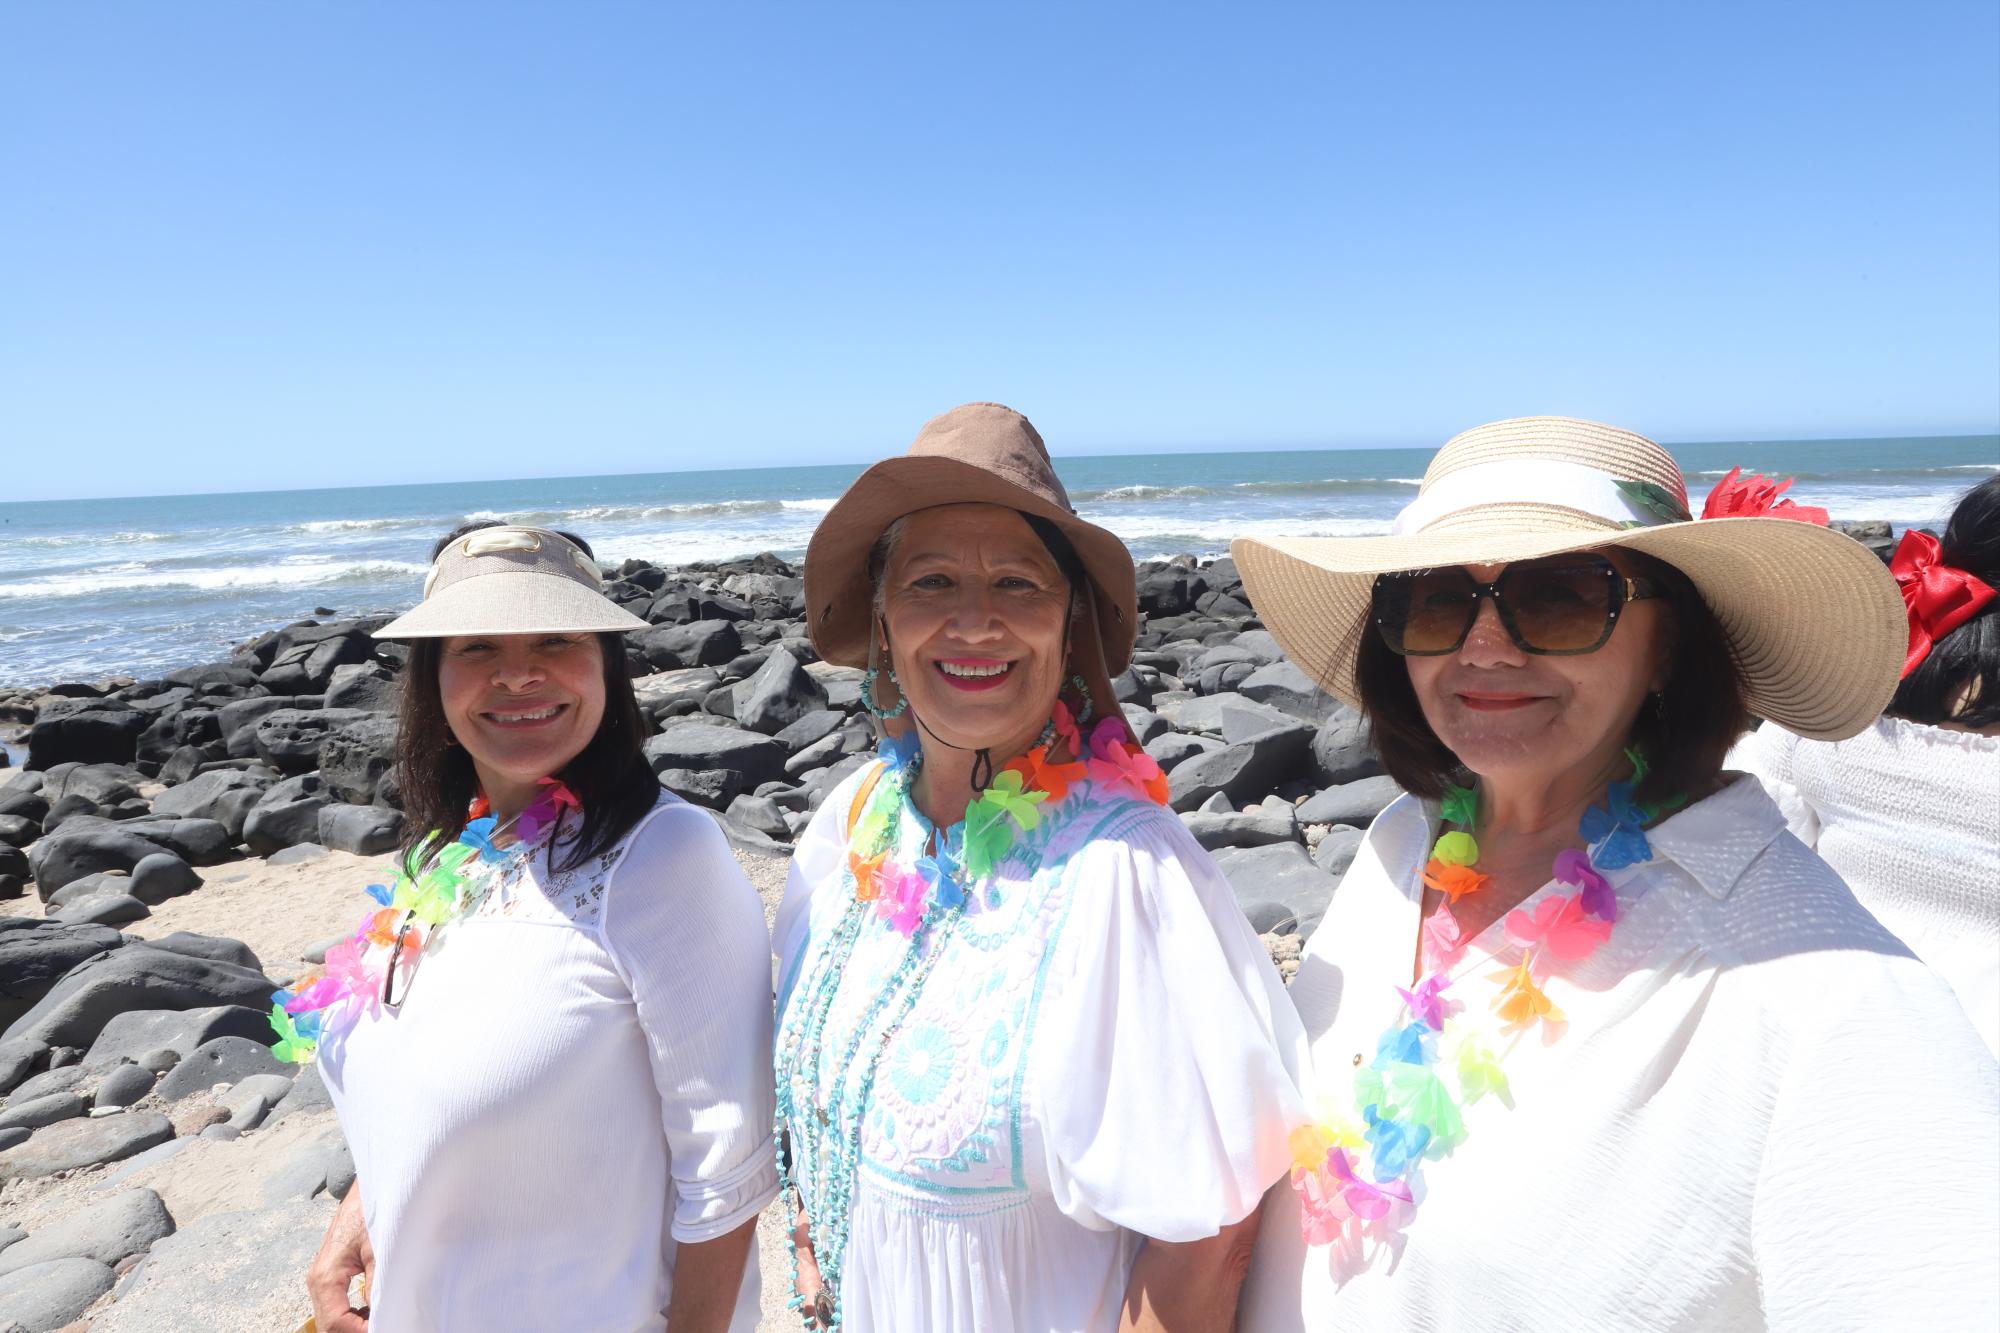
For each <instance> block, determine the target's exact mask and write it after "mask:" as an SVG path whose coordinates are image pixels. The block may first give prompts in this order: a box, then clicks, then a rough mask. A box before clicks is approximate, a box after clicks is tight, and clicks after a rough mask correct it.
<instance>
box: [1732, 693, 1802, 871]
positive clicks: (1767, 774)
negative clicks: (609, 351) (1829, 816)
mask: <svg viewBox="0 0 2000 1333" xmlns="http://www.w3.org/2000/svg"><path fill="white" fill-rule="evenodd" d="M1798 748H1799V738H1798V737H1797V736H1794V735H1793V734H1792V733H1791V732H1789V731H1786V730H1785V729H1784V728H1783V727H1781V726H1779V725H1778V724H1777V723H1775V722H1766V723H1764V724H1763V725H1762V726H1760V727H1758V728H1757V729H1756V730H1755V731H1753V732H1751V733H1749V734H1748V735H1746V736H1744V737H1743V738H1742V739H1741V740H1739V741H1737V742H1736V745H1735V748H1733V749H1731V750H1730V752H1729V755H1728V757H1727V758H1725V759H1724V760H1723V761H1722V766H1723V767H1724V768H1733V769H1737V770H1738V771H1740V772H1744V773H1748V774H1750V775H1751V776H1753V777H1755V778H1756V779H1757V781H1759V782H1761V783H1763V784H1764V790H1765V791H1767V792H1769V793H1770V794H1771V799H1772V800H1773V801H1775V802H1777V805H1778V810H1779V812H1780V813H1782V814H1783V815H1784V816H1785V824H1786V826H1787V827H1788V828H1790V829H1791V831H1792V836H1793V837H1795V838H1797V839H1798V840H1799V841H1800V842H1802V843H1804V844H1805V845H1806V846H1808V847H1818V846H1819V812H1818V811H1817V810H1815V809H1813V806H1812V803H1811V802H1810V801H1808V800H1807V799H1806V798H1805V796H1804V794H1803V793H1801V792H1800V790H1799V784H1798V782H1797V780H1796V779H1795V778H1794V777H1793V775H1792V763H1793V760H1794V759H1795V758H1796V756H1797V753H1798Z"/></svg>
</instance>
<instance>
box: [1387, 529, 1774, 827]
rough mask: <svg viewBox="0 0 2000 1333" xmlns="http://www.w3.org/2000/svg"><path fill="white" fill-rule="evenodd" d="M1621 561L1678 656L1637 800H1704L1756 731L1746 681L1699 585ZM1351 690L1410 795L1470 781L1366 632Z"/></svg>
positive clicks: (1637, 736) (1646, 711) (1656, 714)
mask: <svg viewBox="0 0 2000 1333" xmlns="http://www.w3.org/2000/svg"><path fill="white" fill-rule="evenodd" d="M1620 555H1621V558H1623V559H1624V560H1627V561H1629V562H1630V563H1631V565H1632V570H1631V572H1632V573H1633V574H1634V575H1636V576H1643V577H1645V578H1649V579H1651V580H1653V582H1654V583H1655V584H1656V585H1657V586H1658V587H1659V589H1660V593H1661V597H1662V600H1663V602H1664V604H1665V608H1666V611H1667V621H1668V627H1669V628H1668V636H1667V642H1668V645H1669V647H1668V650H1667V651H1668V652H1670V653H1671V654H1672V655H1673V665H1672V668H1671V669H1670V671H1669V673H1668V675H1667V683H1666V685H1665V687H1664V688H1662V689H1661V691H1660V692H1659V694H1658V695H1657V696H1655V697H1654V698H1652V699H1649V700H1648V701H1647V702H1646V703H1645V704H1644V705H1643V706H1642V707H1641V708H1640V709H1639V717H1638V720H1637V721H1636V722H1634V723H1633V726H1632V741H1633V743H1635V744H1637V745H1638V746H1639V747H1640V748H1641V749H1643V750H1644V752H1645V754H1646V758H1647V761H1648V763H1649V765H1650V766H1651V771H1650V772H1649V773H1648V774H1647V777H1646V780H1645V781H1644V782H1643V783H1641V784H1640V785H1639V789H1638V790H1637V791H1636V792H1635V793H1634V795H1635V796H1636V797H1637V798H1638V800H1639V801H1640V802H1642V803H1646V804H1655V803H1658V802H1662V801H1666V800H1670V799H1672V798H1673V797H1674V796H1677V795H1687V796H1690V797H1694V798H1697V799H1698V797H1699V796H1700V795H1702V794H1706V793H1707V792H1708V791H1709V790H1710V789H1712V788H1713V787H1714V785H1715V781H1716V778H1717V777H1718V776H1719V775H1720V774H1721V772H1722V761H1723V759H1724V757H1725V756H1727V755H1728V753H1729V747H1730V746H1732V745H1734V744H1735V743H1736V740H1737V738H1738V737H1740V736H1741V735H1742V734H1743V733H1744V731H1745V730H1747V729H1748V728H1749V726H1750V714H1749V712H1748V710H1747V709H1746V708H1745V707H1744V703H1743V681H1742V676H1741V674H1740V673H1739V672H1738V670H1737V666H1736V660H1735V658H1734V657H1733V656H1732V654H1731V652H1730V648H1729V636H1728V635H1726V634H1724V633H1723V632H1722V625H1721V624H1720V623H1719V622H1718V621H1717V620H1716V618H1715V613H1714V612H1713V611H1711V610H1709V607H1708V603H1707V602H1705V601H1703V600H1702V596H1701V593H1700V592H1699V591H1697V590H1696V588H1695V586H1694V582H1693V580H1691V579H1689V578H1688V576H1687V575H1685V574H1683V573H1681V571H1680V570H1678V569H1676V568H1674V567H1673V566H1672V565H1670V564H1667V563H1666V562H1665V561H1663V560H1657V559H1654V558H1653V557H1652V556H1649V555H1645V554H1643V553H1642V552H1639V551H1629V550H1628V551H1623V552H1621V553H1620ZM1354 683H1355V687H1356V690H1357V692H1358V693H1359V694H1360V696H1361V711H1362V714H1363V715H1364V716H1366V717H1367V719H1368V725H1369V731H1370V735H1371V736H1372V738H1373V743H1374V746H1375V752H1376V753H1377V754H1379V755H1380V756H1381V757H1382V766H1383V767H1384V768H1385V769H1387V770H1388V772H1389V776H1390V777H1392V778H1394V779H1395V780H1396V782H1397V783H1398V785H1400V786H1401V787H1402V788H1403V790H1404V791H1407V792H1410V793H1412V794H1413V795H1417V796H1429V797H1438V796H1442V795H1444V789H1445V787H1446V786H1447V785H1448V784H1451V783H1467V782H1469V781H1470V775H1469V774H1468V773H1467V771H1466V769H1465V766H1464V765H1463V764H1461V763H1459V762H1458V756H1457V755H1455V754H1453V753H1452V752H1451V750H1450V749H1448V748H1447V747H1446V746H1445V743H1444V742H1443V741H1442V740H1439V739H1438V735H1437V733H1436V732H1435V731H1432V730H1431V724H1430V723H1429V722H1427V721H1426V720H1425V719H1424V710H1423V708H1422V707H1421V706H1420V705H1419V704H1418V703H1417V692H1416V690H1415V689H1414V688H1413V687H1412V686H1411V685H1410V672H1409V668H1408V667H1407V666H1406V665H1405V664H1404V662H1403V659H1402V658H1400V657H1398V656H1396V654H1394V653H1392V652H1390V651H1389V646H1388V645H1387V644H1385V643H1383V642H1382V637H1381V635H1379V634H1377V633H1376V632H1375V631H1374V628H1373V627H1372V626H1369V627H1365V628H1364V629H1363V630H1362V634H1361V645H1360V649H1359V653H1358V655H1357V657H1356V659H1355V663H1354Z"/></svg>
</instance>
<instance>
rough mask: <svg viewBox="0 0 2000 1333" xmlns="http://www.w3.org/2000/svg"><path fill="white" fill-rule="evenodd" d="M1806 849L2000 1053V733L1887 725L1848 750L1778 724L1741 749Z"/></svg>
mask: <svg viewBox="0 0 2000 1333" xmlns="http://www.w3.org/2000/svg"><path fill="white" fill-rule="evenodd" d="M1729 767H1731V768H1740V769H1743V770H1744V771H1746V772H1749V773H1754V774H1756V775H1757V777H1758V778H1760V779H1761V780H1762V781H1763V783H1764V786H1765V788H1766V789H1767V790H1768V791H1769V792H1770V793H1771V796H1772V798H1773V799H1775V800H1776V801H1777V802H1778V808H1779V809H1780V810H1782V811H1784V814H1785V822H1786V823H1788V824H1789V825H1791V829H1792V832H1793V833H1794V834H1796V835H1797V836H1798V839H1799V841H1801V842H1803V843H1804V844H1805V845H1806V846H1808V847H1810V848H1812V849H1813V850H1814V851H1817V852H1818V853H1819V854H1820V855H1821V856H1822V857H1824V858H1826V863H1827V864H1828V865H1830V866H1832V867H1833V868H1834V869H1835V870H1838V871H1839V872H1840V877H1841V878H1842V879H1844V880H1846V881H1847V887H1848V888H1850V889H1853V890H1854V896H1855V897H1856V898H1858V899H1860V900H1861V905H1862V906H1863V907H1865V908H1867V909H1868V910H1869V911H1871V912H1873V913H1874V914H1875V919H1876V920H1878V921H1880V922H1881V923H1882V924H1883V925H1885V926H1887V927H1888V928H1889V929H1890V930H1891V931H1893V932H1894V933H1895V934H1896V935H1897V936H1898V937H1899V938H1900V939H1901V940H1902V941H1903V943H1905V944H1907V945H1909V946H1910V948H1911V950H1912V951H1914V952H1915V953H1916V955H1917V957H1919V958H1921V959H1923V960H1924V961H1925V962H1926V963H1929V964H1930V965H1931V966H1932V967H1933V968H1935V969H1937V972H1938V975H1939V976H1942V977H1943V978H1944V979H1945V980H1946V981H1948V982H1950V983H1951V988H1952V990H1953V991H1954V992H1955V993H1956V994H1957V995H1958V998H1959V1001H1960V1003H1962V1004H1964V1006H1965V1012H1966V1013H1967V1014H1968V1015H1969V1016H1970V1017H1971V1019H1972V1026H1973V1027H1975V1028H1976V1029H1978V1031H1979V1035H1980V1036H1981V1037H1983V1038H1985V1040H1986V1049H1987V1050H1989V1051H1995V1052H2000V736H1981V735H1979V734H1977V733H1975V732H1968V731H1948V730H1946V729H1945V728H1943V727H1932V726H1926V725H1924V724H1923V723H1921V722H1909V721H1906V720H1904V719H1902V718H1894V717H1885V718H1881V719H1879V720H1878V721H1877V722H1876V723H1875V725H1874V726H1872V727H1870V728H1869V729H1868V730H1866V731H1864V732H1862V733H1861V734H1860V735H1859V736H1855V737H1852V738H1850V739H1848V740H1844V741H1838V742H1833V741H1809V740H1803V739H1801V738H1799V737H1797V736H1794V735H1793V734H1792V733H1791V732H1789V731H1786V730H1784V729H1783V728H1782V727H1778V726H1774V725H1772V724H1771V723H1769V722H1767V723H1765V724H1764V725H1763V726H1762V727H1760V728H1759V729H1758V730H1756V731H1755V732H1753V733H1751V734H1750V735H1749V736H1746V737H1744V738H1743V740H1742V741H1741V742H1740V743H1739V744H1738V745H1737V747H1736V748H1735V749H1734V750H1732V751H1731V752H1730V755H1729Z"/></svg>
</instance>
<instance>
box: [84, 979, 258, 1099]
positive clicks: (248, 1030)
mask: <svg viewBox="0 0 2000 1333" xmlns="http://www.w3.org/2000/svg"><path fill="white" fill-rule="evenodd" d="M246 952H247V950H246ZM270 1036H271V1020H270V1012H269V1010H268V1009H251V1008H248V1007H247V1006H243V1005H214V1006H211V1007H209V1008H206V1009H128V1010H126V1011H125V1012H124V1013H122V1014H118V1015H117V1016H115V1017H114V1018H112V1020H111V1021H110V1022H108V1023H106V1024H105V1025H104V1030H103V1031H102V1032H100V1033H98V1034H97V1040H96V1041H94V1042H92V1043H91V1045H90V1051H89V1053H88V1054H87V1055H85V1056H84V1057H83V1068H84V1069H86V1070H98V1069H108V1068H110V1067H111V1066H113V1065H115V1064H117V1063H118V1062H119V1061H121V1060H135V1061H136V1060H142V1059H144V1058H145V1057H146V1056H148V1055H151V1054H152V1053H153V1052H155V1051H172V1052H174V1054H176V1055H178V1056H180V1057H181V1059H183V1060H184V1059H186V1058H187V1057H188V1056H190V1055H193V1054H194V1053H195V1050H196V1048H197V1047H200V1046H204V1045H206V1044H208V1043H209V1042H211V1041H214V1040H215V1039H216V1038H217V1037H243V1038H246V1039H248V1040H250V1041H263V1040H266V1039H268V1038H269V1037H270Z"/></svg>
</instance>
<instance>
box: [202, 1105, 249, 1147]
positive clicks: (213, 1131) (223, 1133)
mask: <svg viewBox="0 0 2000 1333" xmlns="http://www.w3.org/2000/svg"><path fill="white" fill-rule="evenodd" d="M217 1109H218V1110H220V1109H221V1108H219V1107H218V1108H217ZM201 1136H202V1137H203V1138H205V1139H221V1140H223V1141H224V1142H225V1143H226V1142H228V1141H229V1140H231V1139H240V1138H242V1137H243V1131H242V1130H240V1129H238V1128H236V1126H234V1125H225V1124H214V1125H210V1126H209V1127H208V1128H207V1129H204V1130H203V1131H202V1132H201Z"/></svg>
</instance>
